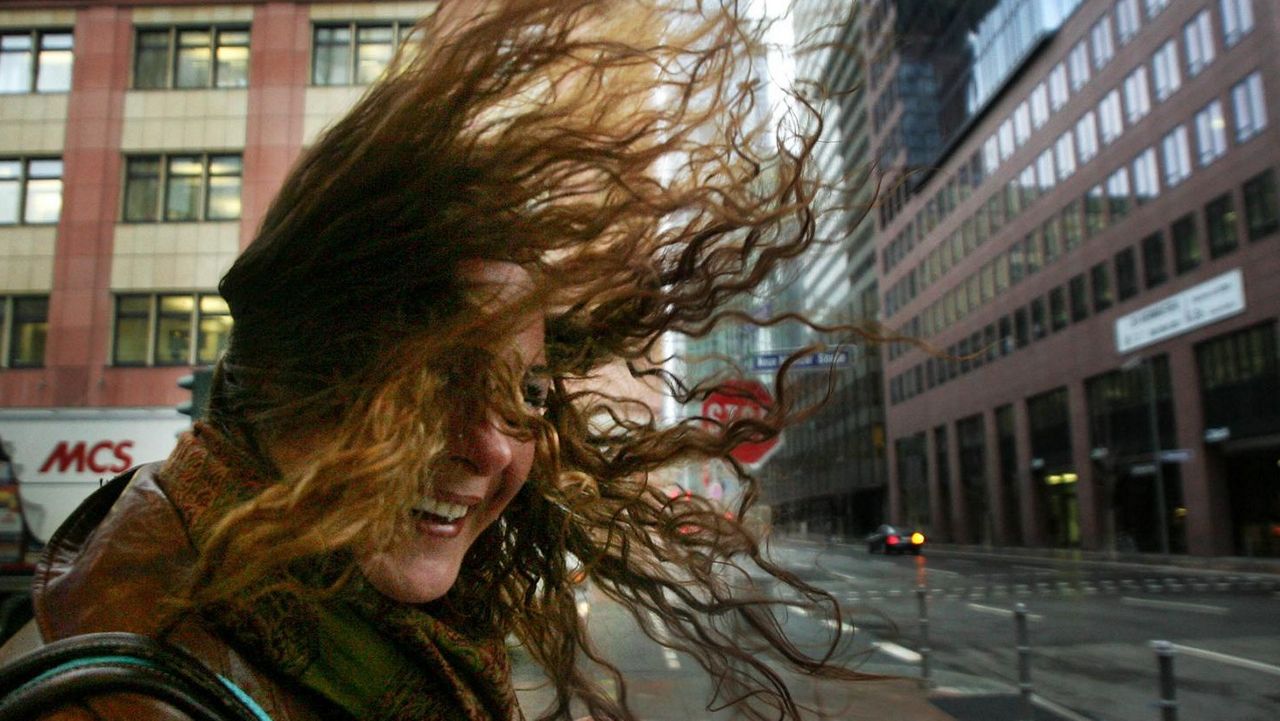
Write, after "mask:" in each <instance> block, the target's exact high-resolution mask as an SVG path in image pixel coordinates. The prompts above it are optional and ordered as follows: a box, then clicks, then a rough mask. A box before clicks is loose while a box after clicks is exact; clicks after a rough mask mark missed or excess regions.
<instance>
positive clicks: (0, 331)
mask: <svg viewBox="0 0 1280 721" xmlns="http://www.w3.org/2000/svg"><path fill="white" fill-rule="evenodd" d="M48 332H49V296H37V295H17V296H0V361H3V362H2V363H0V365H4V366H7V367H9V368H33V367H36V366H40V365H42V364H43V363H44V345H45V338H46V337H47V336H48Z"/></svg>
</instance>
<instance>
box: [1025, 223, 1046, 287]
mask: <svg viewBox="0 0 1280 721" xmlns="http://www.w3.org/2000/svg"><path fill="white" fill-rule="evenodd" d="M1022 244H1023V248H1024V252H1023V254H1022V258H1023V262H1024V265H1025V268H1024V271H1025V275H1027V276H1032V275H1035V274H1036V273H1039V272H1040V269H1041V268H1043V267H1044V255H1043V254H1042V253H1041V249H1040V236H1039V234H1038V233H1035V232H1031V233H1028V234H1027V237H1026V238H1024V239H1023V241H1022Z"/></svg>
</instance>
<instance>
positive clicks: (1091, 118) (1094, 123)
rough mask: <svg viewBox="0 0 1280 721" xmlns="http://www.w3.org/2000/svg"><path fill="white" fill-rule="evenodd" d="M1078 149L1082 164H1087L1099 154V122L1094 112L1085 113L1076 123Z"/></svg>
mask: <svg viewBox="0 0 1280 721" xmlns="http://www.w3.org/2000/svg"><path fill="white" fill-rule="evenodd" d="M1076 149H1077V150H1078V151H1079V153H1080V162H1081V163H1082V164H1083V163H1087V162H1089V161H1090V160H1093V156H1095V155H1097V154H1098V120H1097V116H1095V115H1094V114H1093V111H1092V110H1090V111H1089V112H1087V113H1085V114H1084V115H1082V116H1081V117H1080V120H1079V121H1077V122H1076Z"/></svg>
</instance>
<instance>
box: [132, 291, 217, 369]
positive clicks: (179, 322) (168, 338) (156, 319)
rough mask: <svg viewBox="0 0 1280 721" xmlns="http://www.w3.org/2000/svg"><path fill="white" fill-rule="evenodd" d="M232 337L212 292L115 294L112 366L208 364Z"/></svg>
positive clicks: (215, 295)
mask: <svg viewBox="0 0 1280 721" xmlns="http://www.w3.org/2000/svg"><path fill="white" fill-rule="evenodd" d="M230 334H231V311H230V310H229V309H228V308H227V302H226V301H225V300H223V299H222V298H221V297H220V296H218V295H217V294H212V293H209V294H206V293H163V294H126V295H118V296H116V312H115V325H114V332H113V333H112V353H111V362H112V363H113V364H114V365H117V366H136V365H157V366H175V365H177V366H180V365H210V364H213V363H214V362H216V361H217V360H218V356H219V355H221V353H222V351H223V349H225V348H226V347H227V339H228V338H229V337H230Z"/></svg>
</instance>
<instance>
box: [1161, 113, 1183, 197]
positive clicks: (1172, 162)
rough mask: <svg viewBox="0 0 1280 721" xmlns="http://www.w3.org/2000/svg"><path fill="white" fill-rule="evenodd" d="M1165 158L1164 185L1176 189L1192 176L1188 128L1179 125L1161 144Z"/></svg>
mask: <svg viewBox="0 0 1280 721" xmlns="http://www.w3.org/2000/svg"><path fill="white" fill-rule="evenodd" d="M1160 152H1161V155H1163V156H1164V184H1165V186H1167V187H1170V188H1172V187H1174V186H1176V185H1178V184H1179V183H1181V182H1182V181H1184V180H1186V179H1187V178H1188V177H1190V176H1191V146H1190V143H1188V142H1187V126H1185V125H1179V126H1178V127H1176V128H1174V129H1173V132H1171V133H1169V134H1168V135H1166V136H1164V140H1163V141H1161V143H1160Z"/></svg>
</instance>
